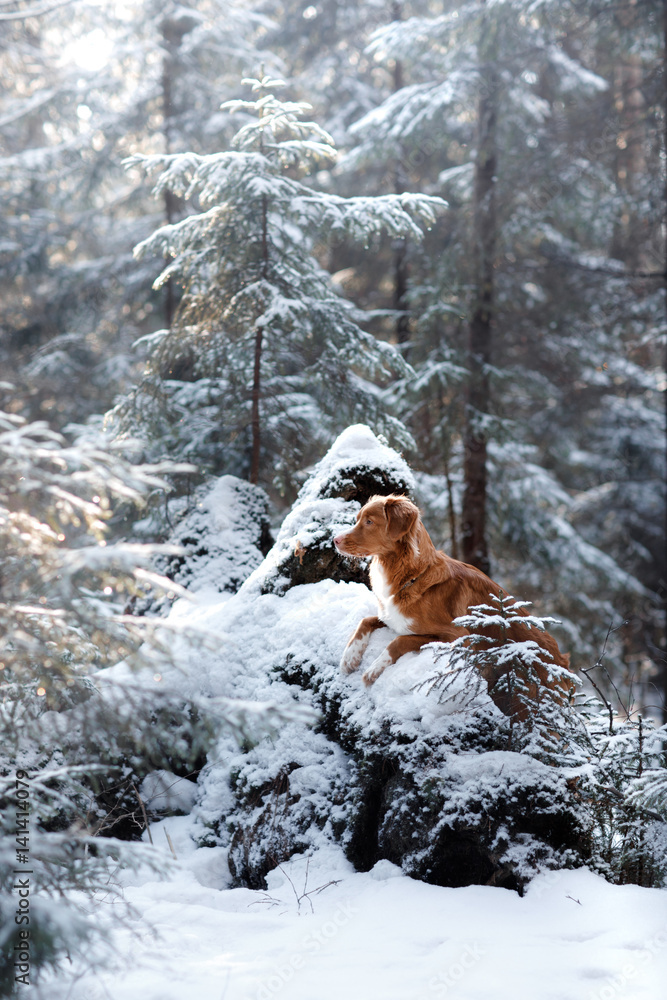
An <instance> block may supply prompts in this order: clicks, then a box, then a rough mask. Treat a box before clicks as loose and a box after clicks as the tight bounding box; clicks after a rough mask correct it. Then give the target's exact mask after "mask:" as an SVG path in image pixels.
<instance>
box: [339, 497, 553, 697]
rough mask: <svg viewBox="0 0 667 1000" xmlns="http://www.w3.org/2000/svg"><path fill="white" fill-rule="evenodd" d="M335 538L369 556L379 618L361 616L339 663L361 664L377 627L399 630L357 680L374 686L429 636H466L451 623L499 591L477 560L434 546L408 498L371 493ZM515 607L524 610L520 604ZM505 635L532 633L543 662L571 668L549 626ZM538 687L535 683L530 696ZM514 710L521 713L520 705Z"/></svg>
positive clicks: (347, 549) (352, 552)
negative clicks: (349, 525) (474, 563)
mask: <svg viewBox="0 0 667 1000" xmlns="http://www.w3.org/2000/svg"><path fill="white" fill-rule="evenodd" d="M334 544H335V546H336V548H337V549H338V551H339V552H342V553H343V554H344V555H348V556H357V557H363V556H372V557H373V558H372V560H371V567H370V577H371V587H372V589H373V593H374V594H375V596H376V598H377V602H378V605H379V612H378V616H377V617H372V618H364V619H362V621H361V622H360V624H359V626H358V628H357V630H356V631H355V633H354V635H353V636H352V638H351V639H350V641H349V642H348V644H347V646H346V648H345V652H344V653H343V657H342V659H341V664H340V665H341V669H342V670H343V671H344V672H345V673H351V672H352V671H353V670H356V669H357V668H358V667H359V665H360V663H361V658H362V656H363V654H364V650H365V649H366V647H367V645H368V641H369V639H370V635H371V632H374V631H375V629H378V628H382V626H383V625H388V626H389V627H390V628H392V629H393V630H394V631H395V632H398V633H399V634H398V637H397V638H396V639H393V640H392V641H391V642H390V643H389V645H388V646H387V648H386V650H385V651H384V653H382V654H381V655H380V656H378V657H377V659H375V660H374V661H373V663H371V665H370V666H369V667H368V669H367V670H365V671H364V673H363V675H362V680H363V681H364V683H365V684H367V685H369V684H373V682H374V681H376V680H377V679H378V677H379V676H380V674H381V673H382V672H383V671H384V670H385V669H386V668H387V667H388V666H390V665H391V664H392V663H395V662H396V660H397V659H398V658H399V657H400V656H403V654H404V653H410V652H415V651H416V650H418V649H420V648H421V647H422V646H423V645H425V644H426V643H428V642H438V641H439V642H452V641H453V640H454V639H456V638H458V637H459V636H462V635H467V634H468V630H467V629H465V628H462V627H461V626H457V625H453V624H452V622H453V620H454V618H458V617H459V616H461V615H465V614H466V613H467V611H468V608H469V607H471V606H472V605H477V604H488V603H489V601H490V595H491V594H498V592H499V589H500V588H499V587H498V584H497V583H494V582H493V580H491V579H490V578H489V577H488V576H486V574H485V573H482V572H481V571H480V570H478V569H475V567H474V566H470V565H468V563H463V562H459V561H458V560H457V559H452V558H450V557H449V556H447V555H445V553H444V552H440V551H439V550H438V549H436V548H435V546H434V545H433V542H432V541H431V539H430V537H429V535H428V532H427V531H426V528H425V527H424V525H423V524H422V522H421V518H420V516H419V510H418V508H417V507H416V506H415V504H413V503H412V502H411V501H410V500H408V499H407V498H406V497H402V496H387V497H381V496H375V497H371V499H370V500H369V501H368V503H367V504H366V505H365V506H364V507H362V509H361V510H360V511H359V514H358V515H357V523H356V525H355V527H354V528H353V529H352V531H349V532H348V533H347V534H346V535H339V536H338V538H334ZM517 610H518V609H517ZM513 611H514V609H513ZM519 613H520V614H524V615H525V614H527V612H526V611H523V609H521V610H520V611H519ZM496 631H497V635H495V636H494V628H493V627H492V626H489V627H488V634H489V636H490V643H489V644H490V645H495V644H496V643H497V642H498V640H500V638H501V636H500V630H499V629H498V628H497V627H496ZM507 633H508V638H510V639H512V640H514V641H515V642H523V641H525V640H528V639H532V640H533V641H534V642H536V643H538V644H539V645H540V646H541V647H542V648H543V649H544V650H546V652H547V653H548V654H550V656H547V657H546V661H547V662H549V663H551V662H553V663H555V664H556V665H557V666H559V667H565V668H567V667H569V663H570V657H569V655H568V654H563V653H561V651H560V650H559V648H558V644H557V643H556V640H555V639H554V638H553V637H552V636H550V635H549V633H548V632H542V631H541V630H539V629H536V628H528V626H526V625H522V624H520V623H515V624H512V625H511V626H510V627H509V629H508V630H507ZM494 639H495V642H494V641H493V640H494ZM539 674H540V681H541V683H544V684H549V686H550V687H553V682H550V681H549V672H548V670H547V668H546V667H545V668H544V670H543V671H542V670H540V671H539ZM501 676H502V671H500V672H495V673H493V674H492V675H491V676H485V677H484V679H485V680H486V682H487V684H488V687H489V693H491V694H492V693H493V688H494V687H495V685H496V683H497V681H498V680H499V678H500V677H501ZM558 687H559V688H560V689H561V690H562V692H563V698H564V697H565V693H566V684H565V683H564V682H562V681H561V682H559V683H558ZM567 689H569V685H567ZM536 693H537V692H536V689H535V691H534V692H533V696H535V695H536ZM495 700H497V704H498V705H499V707H500V708H501V709H502V710H503V711H507V710H508V708H509V712H510V714H515V709H514V708H513V707H512V706H508V705H507V697H506V696H505V697H504V698H503V697H499V698H498V699H495ZM517 714H519V715H521V714H524V713H523V712H522V711H521V710H518V712H517Z"/></svg>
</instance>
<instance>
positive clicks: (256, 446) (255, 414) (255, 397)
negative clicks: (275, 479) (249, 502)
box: [250, 194, 269, 483]
mask: <svg viewBox="0 0 667 1000" xmlns="http://www.w3.org/2000/svg"><path fill="white" fill-rule="evenodd" d="M268 214H269V203H268V199H267V197H266V195H265V194H263V195H262V278H263V279H264V280H265V281H267V280H268V276H269V231H268ZM263 339H264V327H263V326H258V327H257V329H256V331H255V361H254V367H253V375H252V395H251V400H252V405H251V415H250V427H251V431H252V455H251V461H250V482H251V483H257V482H259V460H260V452H261V443H262V428H261V419H260V418H261V414H260V407H259V402H260V399H261V394H262V342H263Z"/></svg>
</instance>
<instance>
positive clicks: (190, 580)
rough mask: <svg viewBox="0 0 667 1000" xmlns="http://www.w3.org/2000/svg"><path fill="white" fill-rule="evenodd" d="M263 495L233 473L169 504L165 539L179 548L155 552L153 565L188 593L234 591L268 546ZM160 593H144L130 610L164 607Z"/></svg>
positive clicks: (166, 603) (166, 601)
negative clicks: (173, 552)
mask: <svg viewBox="0 0 667 1000" xmlns="http://www.w3.org/2000/svg"><path fill="white" fill-rule="evenodd" d="M268 507H269V498H268V497H267V495H266V493H265V492H264V490H262V489H261V488H260V487H259V486H253V485H252V483H248V482H246V481H245V480H244V479H238V478H237V477H236V476H220V478H218V479H216V480H214V481H213V483H212V484H211V483H210V482H209V483H207V484H205V485H204V486H202V487H200V488H199V489H198V490H197V492H196V493H195V495H194V497H192V498H191V500H190V501H187V500H186V499H185V498H183V497H181V498H177V499H176V500H175V501H172V503H171V505H170V514H171V516H172V517H173V518H174V520H175V524H174V527H173V528H172V529H171V532H170V534H169V536H168V538H167V539H166V540H167V542H168V543H169V544H171V545H174V546H177V547H178V548H180V549H182V550H183V554H182V555H178V556H173V555H172V556H158V558H157V560H156V569H157V570H158V571H159V572H160V573H161V574H163V575H164V576H166V577H168V578H169V579H170V580H173V581H174V582H175V583H178V584H179V585H180V586H182V587H186V588H187V589H188V590H189V591H190V592H191V593H193V594H201V595H203V594H207V593H230V594H234V593H236V591H237V590H238V589H239V587H240V586H241V584H242V583H243V582H244V580H246V579H247V578H248V576H250V574H251V573H252V572H253V570H255V569H256V568H257V567H258V566H259V565H260V564H261V562H262V560H263V558H264V556H265V555H266V553H267V551H268V550H269V548H270V546H271V533H270V530H269V517H268ZM169 604H170V600H169V599H168V598H166V597H165V596H160V597H156V598H149V599H148V600H147V601H146V602H145V603H144V604H142V605H140V606H139V605H137V606H135V607H134V609H133V610H135V612H141V613H144V614H146V613H156V612H164V611H165V610H168V607H169Z"/></svg>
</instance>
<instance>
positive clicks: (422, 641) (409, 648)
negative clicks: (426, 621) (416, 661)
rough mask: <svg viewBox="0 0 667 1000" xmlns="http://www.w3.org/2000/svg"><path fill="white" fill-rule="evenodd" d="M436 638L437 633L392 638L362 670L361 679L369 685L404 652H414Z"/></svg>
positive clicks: (435, 640)
mask: <svg viewBox="0 0 667 1000" xmlns="http://www.w3.org/2000/svg"><path fill="white" fill-rule="evenodd" d="M438 639H439V636H437V635H399V636H398V637H397V638H396V639H392V641H391V642H390V643H389V645H388V646H387V648H386V649H385V651H384V652H383V653H380V655H379V656H377V657H376V658H375V659H374V660H373V662H372V663H371V665H370V667H368V669H367V670H364V672H363V674H362V675H361V679H362V681H363V682H364V684H365V685H366V687H370V685H371V684H374V683H375V681H376V680H377V679H378V677H379V676H380V674H382V673H384V671H385V670H386V669H387V667H389V666H391V664H392V663H396V660H398V658H399V657H400V656H403V655H404V654H405V653H416V652H417V650H418V649H421V648H422V646H425V645H426V643H427V642H437V641H438Z"/></svg>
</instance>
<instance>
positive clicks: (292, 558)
mask: <svg viewBox="0 0 667 1000" xmlns="http://www.w3.org/2000/svg"><path fill="white" fill-rule="evenodd" d="M355 463H357V464H355ZM412 485H413V484H412V477H411V474H410V470H409V469H408V467H407V466H406V465H405V462H404V461H403V459H402V458H401V457H400V456H398V455H397V454H396V453H395V452H392V451H391V449H389V448H387V447H386V446H385V445H383V444H381V443H380V442H379V441H378V440H377V439H376V438H375V437H374V436H373V435H372V433H371V432H370V431H369V430H368V428H361V427H353V428H350V429H349V430H348V431H346V432H345V433H344V434H343V435H341V437H340V438H339V439H338V440H337V441H336V442H335V444H334V445H333V447H332V449H331V451H330V452H329V454H328V455H327V456H325V458H324V459H323V460H322V462H320V463H319V464H318V466H316V468H315V469H314V470H313V473H312V475H311V477H310V478H309V479H308V481H307V482H306V483H305V485H304V486H303V488H302V490H301V492H300V494H299V496H298V498H297V501H296V503H295V506H294V508H293V510H292V511H291V512H290V513H289V514H288V515H287V517H286V518H285V521H284V523H283V525H282V527H281V529H280V532H279V534H278V538H277V541H276V544H275V546H274V547H273V549H272V550H271V551H270V552H269V554H268V555H267V557H266V559H265V560H264V562H263V563H262V564H261V566H259V567H258V568H257V569H256V570H255V571H254V573H253V574H252V575H251V576H250V577H249V578H248V580H247V581H246V582H245V583H244V584H243V586H242V587H241V588H240V590H239V592H238V593H237V594H236V595H235V596H234V597H232V598H231V599H230V600H229V601H227V602H226V603H225V604H224V606H222V607H221V608H220V612H219V617H216V619H215V627H216V629H218V630H219V631H220V633H221V634H225V635H228V636H230V637H231V638H232V639H233V640H234V643H230V645H229V647H228V648H227V649H225V652H224V657H223V656H222V655H221V657H220V660H219V662H218V663H217V665H216V663H212V664H211V665H210V666H209V668H208V675H209V677H210V678H211V679H212V684H213V686H212V693H213V694H214V695H215V694H218V695H224V696H226V697H233V698H240V699H247V700H256V701H259V702H263V703H265V704H266V703H271V704H273V705H278V706H280V707H281V709H282V710H284V712H285V713H286V714H287V715H288V714H289V711H290V707H291V706H299V707H301V706H306V707H311V708H315V709H317V710H318V712H319V713H320V721H319V724H318V725H317V726H316V727H315V728H311V727H308V726H305V725H303V724H300V723H297V722H293V723H289V722H286V724H285V725H284V726H282V727H281V728H280V731H279V732H274V733H273V734H271V735H268V736H260V737H257V738H256V739H253V740H252V741H248V743H247V744H246V746H245V747H244V748H243V749H241V750H239V749H238V747H237V746H235V744H234V742H233V741H232V740H231V739H230V738H229V737H222V738H221V740H220V742H219V743H218V744H217V745H216V746H215V748H214V749H213V750H212V751H211V755H210V759H211V765H210V767H207V768H206V769H205V772H204V773H203V774H202V778H201V779H200V783H199V784H200V791H199V800H198V806H197V809H198V815H199V818H200V821H201V823H202V825H203V827H204V828H205V831H206V832H205V833H204V834H203V838H202V842H204V843H208V844H211V843H217V844H220V845H223V846H225V847H227V848H228V851H229V865H230V870H231V872H232V875H233V877H234V879H235V882H236V884H237V885H243V886H249V887H251V888H258V887H262V886H263V885H264V879H265V876H266V875H267V873H268V872H269V871H270V870H271V869H273V868H275V866H276V865H277V864H279V863H280V862H282V861H284V860H286V859H288V858H289V857H291V856H292V855H294V854H300V853H303V852H306V851H308V850H311V849H314V848H315V847H317V846H318V845H321V844H323V843H330V842H332V841H333V842H337V843H340V844H342V846H343V848H344V850H345V852H346V854H347V856H348V858H349V859H350V861H351V862H352V863H353V864H354V865H355V866H356V867H357V868H359V869H362V870H369V869H371V868H372V867H373V866H374V865H375V864H376V863H377V862H378V861H380V860H383V859H384V860H386V861H387V862H391V863H393V864H396V865H398V866H400V867H401V869H402V870H403V871H404V872H406V873H407V874H410V875H412V876H413V877H415V878H419V879H423V880H424V881H427V882H432V883H435V884H438V885H447V886H460V885H469V884H484V885H486V884H495V885H499V886H505V887H507V888H513V889H518V890H522V888H523V886H524V885H525V884H526V882H527V881H528V880H529V879H530V878H531V877H532V876H533V875H534V874H536V873H537V872H538V871H539V870H541V869H543V868H557V867H563V866H568V865H575V864H580V863H581V862H582V859H583V858H585V857H586V855H587V853H588V851H589V845H588V832H587V831H588V829H589V828H590V823H589V819H590V817H587V815H586V813H585V810H584V808H583V806H582V805H581V803H580V802H579V801H578V799H577V796H576V791H574V790H573V789H572V788H571V787H570V784H568V780H569V773H566V772H565V771H564V770H561V769H560V768H558V767H554V766H550V765H549V764H548V763H546V762H545V760H544V759H539V754H534V755H531V754H530V753H528V752H525V753H518V752H516V747H517V746H520V745H521V740H520V732H519V729H518V728H517V726H516V725H515V726H514V728H513V729H512V726H513V723H512V720H510V719H508V718H507V717H506V716H504V715H503V714H502V713H501V712H500V710H499V709H498V708H497V707H496V706H495V705H494V704H493V702H492V701H491V699H490V697H489V695H488V693H487V691H486V685H480V686H479V688H478V689H475V687H474V686H473V687H472V688H471V689H470V690H468V689H465V687H463V688H462V689H461V691H460V692H459V695H460V697H459V696H458V695H456V696H455V697H454V698H453V700H452V701H451V702H445V703H440V702H439V701H438V698H437V696H436V695H435V694H433V693H431V694H428V693H427V688H426V687H423V686H422V687H421V688H420V687H418V685H419V684H420V683H421V684H423V682H424V681H425V680H427V679H428V678H429V676H432V675H433V672H434V669H435V664H436V660H435V652H434V650H433V649H429V648H426V649H424V650H422V651H421V652H419V653H418V654H410V655H408V656H405V657H402V658H401V659H400V660H399V661H398V662H397V663H396V664H394V665H393V666H392V667H390V668H388V669H387V670H386V671H385V673H384V674H383V675H382V676H381V677H380V679H379V680H378V681H377V682H376V684H374V685H373V687H372V688H370V689H367V688H365V687H364V686H363V684H362V683H361V680H360V676H359V673H356V674H352V675H350V676H344V675H342V674H341V672H340V670H339V666H338V664H339V661H340V656H341V653H342V651H343V648H344V646H345V643H346V641H347V639H348V637H349V635H350V633H351V631H352V630H353V628H354V627H355V626H356V624H357V623H358V621H359V619H360V618H361V617H363V616H365V615H368V614H372V613H373V611H374V607H375V600H374V598H373V596H372V594H371V593H370V591H369V590H368V589H367V588H366V587H365V586H363V585H362V584H361V583H360V582H359V581H360V572H359V568H358V566H355V564H354V563H353V562H349V561H348V560H344V559H342V558H341V557H337V556H336V555H335V553H334V551H333V542H332V539H333V537H334V535H335V534H336V533H338V532H339V531H341V530H342V529H343V528H344V527H345V526H346V525H348V524H351V523H352V521H353V519H354V516H355V514H356V512H357V510H358V509H359V506H360V505H361V504H362V503H364V502H365V501H366V500H367V499H368V496H369V495H372V494H373V493H375V492H381V491H392V492H394V491H395V492H406V493H410V492H412ZM362 579H363V578H362ZM393 635H394V633H392V632H391V630H390V629H380V630H378V631H377V632H375V633H374V634H373V636H372V637H371V640H370V644H369V648H368V650H367V652H366V654H365V657H367V662H368V661H370V659H372V658H373V657H374V656H377V655H378V654H379V652H380V651H381V650H382V648H384V646H386V645H387V644H388V642H389V641H390V640H391V638H393ZM237 637H240V638H237ZM440 652H441V654H442V649H441V650H440ZM443 663H444V664H446V658H445V659H444V660H443V659H440V660H438V667H442V666H443ZM465 683H466V682H465V681H464V680H462V681H461V684H463V685H465ZM216 684H217V685H218V687H216V686H215V685H216ZM457 697H458V700H457ZM525 745H526V746H528V742H527V741H525ZM533 745H535V744H533ZM510 747H511V749H509V748H510ZM223 789H224V791H223Z"/></svg>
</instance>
